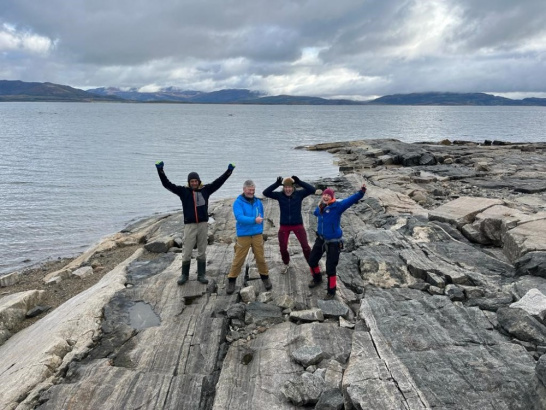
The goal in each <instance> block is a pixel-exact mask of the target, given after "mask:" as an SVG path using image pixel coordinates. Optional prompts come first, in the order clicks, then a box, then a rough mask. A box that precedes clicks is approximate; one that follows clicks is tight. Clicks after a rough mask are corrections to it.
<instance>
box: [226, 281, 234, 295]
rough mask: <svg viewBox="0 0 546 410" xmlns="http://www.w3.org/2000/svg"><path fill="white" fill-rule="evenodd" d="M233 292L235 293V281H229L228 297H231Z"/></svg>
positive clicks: (227, 287)
mask: <svg viewBox="0 0 546 410" xmlns="http://www.w3.org/2000/svg"><path fill="white" fill-rule="evenodd" d="M233 292H235V281H234V280H229V279H228V283H227V286H226V293H227V294H228V295H231V294H232V293H233Z"/></svg>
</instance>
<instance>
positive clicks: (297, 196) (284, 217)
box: [263, 179, 316, 225]
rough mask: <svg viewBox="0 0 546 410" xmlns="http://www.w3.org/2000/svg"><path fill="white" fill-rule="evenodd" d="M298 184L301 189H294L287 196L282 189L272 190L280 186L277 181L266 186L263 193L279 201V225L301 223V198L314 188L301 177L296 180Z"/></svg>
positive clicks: (313, 190)
mask: <svg viewBox="0 0 546 410" xmlns="http://www.w3.org/2000/svg"><path fill="white" fill-rule="evenodd" d="M298 185H301V187H302V188H303V189H294V192H293V193H292V195H290V196H288V195H286V194H285V193H284V190H283V191H280V192H273V191H274V190H275V189H277V188H278V187H280V186H281V184H280V183H279V182H275V183H274V184H273V185H270V186H268V187H267V188H266V189H265V190H264V192H263V195H264V196H266V197H268V198H271V199H275V200H277V201H279V208H280V211H281V222H280V223H281V225H301V224H303V218H302V216H301V204H302V202H303V200H304V199H305V198H306V197H308V196H309V195H312V194H314V193H315V191H316V188H315V187H314V186H312V185H310V184H308V183H306V182H303V181H302V180H301V179H300V180H298Z"/></svg>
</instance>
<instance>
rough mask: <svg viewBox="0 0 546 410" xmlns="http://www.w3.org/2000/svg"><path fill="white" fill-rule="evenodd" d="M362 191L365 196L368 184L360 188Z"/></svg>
mask: <svg viewBox="0 0 546 410" xmlns="http://www.w3.org/2000/svg"><path fill="white" fill-rule="evenodd" d="M360 190H361V191H362V193H363V194H365V193H366V184H362V186H361V187H360Z"/></svg>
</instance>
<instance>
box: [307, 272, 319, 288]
mask: <svg viewBox="0 0 546 410" xmlns="http://www.w3.org/2000/svg"><path fill="white" fill-rule="evenodd" d="M321 283H322V275H321V274H320V273H319V274H318V275H313V279H311V282H309V285H308V286H309V289H313V288H314V287H317V286H318V285H320V284H321Z"/></svg>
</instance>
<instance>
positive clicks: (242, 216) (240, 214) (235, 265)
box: [226, 180, 273, 295]
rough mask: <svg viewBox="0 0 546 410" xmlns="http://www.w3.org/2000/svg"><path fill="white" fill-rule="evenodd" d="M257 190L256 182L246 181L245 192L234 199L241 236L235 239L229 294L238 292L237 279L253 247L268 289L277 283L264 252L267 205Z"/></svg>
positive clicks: (234, 208) (227, 291) (228, 287)
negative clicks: (274, 281) (265, 205)
mask: <svg viewBox="0 0 546 410" xmlns="http://www.w3.org/2000/svg"><path fill="white" fill-rule="evenodd" d="M255 192H256V186H255V185H254V182H252V181H251V180H247V181H245V182H244V184H243V193H242V194H241V195H239V196H238V197H237V199H235V202H233V215H234V216H235V220H236V224H235V228H236V230H237V240H236V241H235V255H234V256H233V262H232V264H231V269H230V271H229V274H228V283H227V287H226V293H227V294H228V295H231V294H232V293H233V292H235V281H236V280H237V277H238V276H239V274H240V273H241V268H242V267H243V264H244V263H245V258H246V256H247V254H248V251H249V249H250V248H252V252H253V253H254V257H255V258H256V265H257V266H258V272H259V273H260V277H261V279H262V282H263V284H264V287H265V290H271V288H272V287H273V285H271V281H270V280H269V269H268V268H267V263H266V261H265V254H264V237H263V231H264V225H263V221H264V207H263V204H262V201H260V200H259V199H258V198H256V197H255V196H254V193H255Z"/></svg>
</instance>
